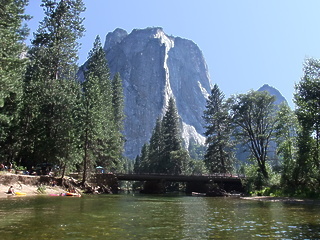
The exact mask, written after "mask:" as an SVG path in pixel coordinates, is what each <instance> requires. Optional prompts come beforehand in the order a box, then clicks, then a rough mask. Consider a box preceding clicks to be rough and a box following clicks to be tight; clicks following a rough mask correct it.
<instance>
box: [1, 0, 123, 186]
mask: <svg viewBox="0 0 320 240" xmlns="http://www.w3.org/2000/svg"><path fill="white" fill-rule="evenodd" d="M27 4H28V1H26V0H4V1H1V6H0V16H1V17H0V25H1V30H0V37H1V46H0V49H1V50H0V51H1V62H0V64H1V65H0V72H1V73H0V76H1V77H0V79H1V80H0V81H1V91H0V92H1V93H0V96H1V97H0V124H1V135H0V145H1V148H0V152H1V153H0V154H1V160H2V161H3V163H4V164H5V165H7V166H11V165H13V167H14V168H22V169H23V168H26V169H28V170H30V169H32V168H35V167H36V166H37V165H39V164H47V165H50V166H51V167H56V168H58V169H59V170H60V174H62V176H63V175H64V174H65V173H66V171H68V172H70V171H73V170H78V171H81V172H83V179H82V181H83V183H84V182H86V180H87V178H88V176H89V174H90V173H91V172H92V170H93V169H94V167H95V166H97V165H100V166H103V167H105V168H108V169H116V170H118V171H124V169H125V165H126V160H125V159H124V158H123V157H122V152H123V143H124V137H123V136H122V134H121V131H122V128H123V126H122V125H123V120H124V115H123V94H122V92H123V91H122V83H121V79H120V76H119V74H116V75H115V76H110V73H109V70H108V67H107V62H106V58H105V53H104V51H103V49H102V45H101V42H100V38H99V37H97V38H96V40H95V42H94V45H93V48H92V50H91V51H90V53H89V55H88V60H87V65H86V71H85V80H84V81H82V82H80V81H79V80H78V78H77V71H78V66H77V64H76V63H77V59H78V57H77V55H78V49H79V47H80V46H79V44H78V43H77V40H78V39H79V38H81V37H82V36H83V33H84V31H85V29H84V27H83V20H84V19H83V18H82V17H81V13H83V12H84V11H85V6H84V4H83V3H82V1H81V0H70V1H69V0H68V1H54V0H44V1H42V5H41V6H42V8H43V11H44V14H45V17H44V19H43V20H42V21H41V22H40V23H39V27H38V30H37V31H36V32H35V33H34V34H33V35H34V39H33V40H32V43H31V46H25V44H24V40H25V38H26V36H27V35H28V29H27V27H26V26H25V21H26V20H28V19H30V16H27V15H25V14H24V10H25V7H26V5H27Z"/></svg>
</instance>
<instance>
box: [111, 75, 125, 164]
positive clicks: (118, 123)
mask: <svg viewBox="0 0 320 240" xmlns="http://www.w3.org/2000/svg"><path fill="white" fill-rule="evenodd" d="M112 107H113V111H114V113H113V115H114V124H115V127H116V131H115V132H114V134H113V137H114V141H113V142H114V145H113V147H112V149H113V151H114V157H113V159H114V161H116V159H120V158H122V153H123V150H124V136H123V134H122V131H123V129H124V127H123V126H124V125H123V124H124V123H123V122H124V119H125V115H124V95H123V87H122V80H121V78H120V74H119V73H116V74H115V75H114V77H113V79H112Z"/></svg>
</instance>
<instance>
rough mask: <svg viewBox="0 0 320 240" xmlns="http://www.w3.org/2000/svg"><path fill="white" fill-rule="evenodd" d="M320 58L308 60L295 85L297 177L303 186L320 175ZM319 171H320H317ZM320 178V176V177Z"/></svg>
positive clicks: (294, 178)
mask: <svg viewBox="0 0 320 240" xmlns="http://www.w3.org/2000/svg"><path fill="white" fill-rule="evenodd" d="M319 74H320V61H319V60H315V59H307V60H306V62H305V65H304V76H303V77H302V79H301V81H300V82H299V83H298V84H297V85H296V86H295V88H296V92H295V95H294V101H295V103H296V105H297V107H296V115H297V119H298V122H299V124H300V129H299V133H298V141H297V142H298V148H299V150H298V156H297V162H296V166H295V169H294V173H293V180H294V182H295V184H298V185H299V186H304V187H306V186H308V187H309V186H310V183H311V182H312V183H314V180H313V179H314V178H318V176H317V175H318V174H317V173H318V172H319V170H320V159H319V150H320V149H319V144H320V141H319V140H320V95H319V89H320V77H319V76H320V75H319ZM315 173H316V174H315ZM318 179H319V178H318Z"/></svg>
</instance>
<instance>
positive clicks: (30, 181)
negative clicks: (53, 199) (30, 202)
mask: <svg viewBox="0 0 320 240" xmlns="http://www.w3.org/2000/svg"><path fill="white" fill-rule="evenodd" d="M10 186H13V188H14V190H15V192H20V193H23V194H24V195H23V196H36V195H49V194H60V193H66V192H67V191H66V189H65V188H64V187H62V185H61V181H60V184H58V181H57V180H56V179H55V178H53V177H48V176H30V175H19V174H13V173H1V174H0V198H7V197H15V196H17V197H18V196H20V195H12V194H7V192H8V189H9V187H10Z"/></svg>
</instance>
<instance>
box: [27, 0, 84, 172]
mask: <svg viewBox="0 0 320 240" xmlns="http://www.w3.org/2000/svg"><path fill="white" fill-rule="evenodd" d="M42 7H43V9H44V12H45V17H44V20H43V21H42V22H40V26H39V28H38V30H37V32H36V33H35V34H34V36H35V38H34V40H33V41H32V47H31V49H30V51H29V53H28V55H29V58H30V60H31V64H30V66H29V67H28V71H27V76H26V81H25V92H24V94H25V96H24V99H28V100H27V101H26V102H25V104H24V109H23V117H22V118H23V119H24V120H25V122H24V123H23V124H22V129H24V133H23V134H25V137H26V138H28V139H29V140H28V141H27V144H28V145H27V146H23V149H24V151H25V153H24V154H25V155H26V156H29V157H30V156H32V159H33V162H32V164H36V163H37V162H38V163H39V162H48V163H52V164H59V165H61V166H63V167H65V166H66V164H67V165H69V166H70V167H71V165H73V162H72V161H71V162H69V161H68V160H70V159H72V160H76V159H78V148H77V145H78V139H79V136H78V132H79V129H76V128H75V126H77V124H75V120H76V114H75V112H76V110H77V109H78V108H79V105H78V104H79V90H80V88H79V85H78V84H77V83H76V71H77V64H76V63H77V52H78V48H79V44H78V43H77V39H78V38H80V37H81V36H82V35H83V31H84V27H83V25H82V22H83V18H81V17H80V14H81V13H82V12H83V11H84V5H83V3H82V1H81V0H61V1H56V0H43V4H42ZM28 151H31V152H28Z"/></svg>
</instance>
